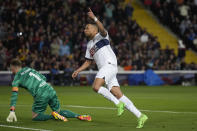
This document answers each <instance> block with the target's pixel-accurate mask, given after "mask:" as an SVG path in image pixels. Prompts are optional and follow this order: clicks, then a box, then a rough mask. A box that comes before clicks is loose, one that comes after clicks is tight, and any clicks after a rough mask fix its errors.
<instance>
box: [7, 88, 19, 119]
mask: <svg viewBox="0 0 197 131" xmlns="http://www.w3.org/2000/svg"><path fill="white" fill-rule="evenodd" d="M17 98H18V87H12V96H11V101H10V114H9V115H8V117H7V122H14V121H17V118H16V115H15V106H16V101H17Z"/></svg>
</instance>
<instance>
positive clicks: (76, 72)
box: [72, 59, 92, 79]
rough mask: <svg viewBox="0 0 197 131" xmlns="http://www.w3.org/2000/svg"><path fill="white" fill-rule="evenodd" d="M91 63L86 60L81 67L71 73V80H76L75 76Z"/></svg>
mask: <svg viewBox="0 0 197 131" xmlns="http://www.w3.org/2000/svg"><path fill="white" fill-rule="evenodd" d="M91 63H92V61H91V60H88V59H87V60H86V61H85V62H84V63H83V65H82V66H80V67H79V68H78V69H77V70H76V71H74V72H73V74H72V78H73V79H74V78H76V77H77V75H78V74H79V72H81V71H83V70H85V69H86V68H88V67H89V66H90V65H91Z"/></svg>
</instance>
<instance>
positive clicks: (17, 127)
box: [0, 125, 52, 131]
mask: <svg viewBox="0 0 197 131" xmlns="http://www.w3.org/2000/svg"><path fill="white" fill-rule="evenodd" d="M0 127H8V128H16V129H23V130H32V131H52V130H45V129H35V128H26V127H19V126H9V125H0Z"/></svg>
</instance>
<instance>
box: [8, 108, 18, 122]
mask: <svg viewBox="0 0 197 131" xmlns="http://www.w3.org/2000/svg"><path fill="white" fill-rule="evenodd" d="M6 120H7V122H14V121H16V122H17V118H16V115H15V112H14V111H10V114H9V115H8V117H7V119H6Z"/></svg>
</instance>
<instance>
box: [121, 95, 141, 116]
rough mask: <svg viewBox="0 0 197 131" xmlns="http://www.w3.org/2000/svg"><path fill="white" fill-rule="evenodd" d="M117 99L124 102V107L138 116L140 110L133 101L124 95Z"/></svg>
mask: <svg viewBox="0 0 197 131" xmlns="http://www.w3.org/2000/svg"><path fill="white" fill-rule="evenodd" d="M119 101H121V102H123V103H124V104H125V107H126V108H127V109H128V110H129V111H130V112H132V113H133V114H134V115H135V116H136V117H137V118H140V116H141V112H140V111H139V110H138V109H137V108H136V107H135V106H134V104H133V102H132V101H131V100H129V98H127V97H126V96H125V95H123V96H122V97H121V98H120V99H119Z"/></svg>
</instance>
